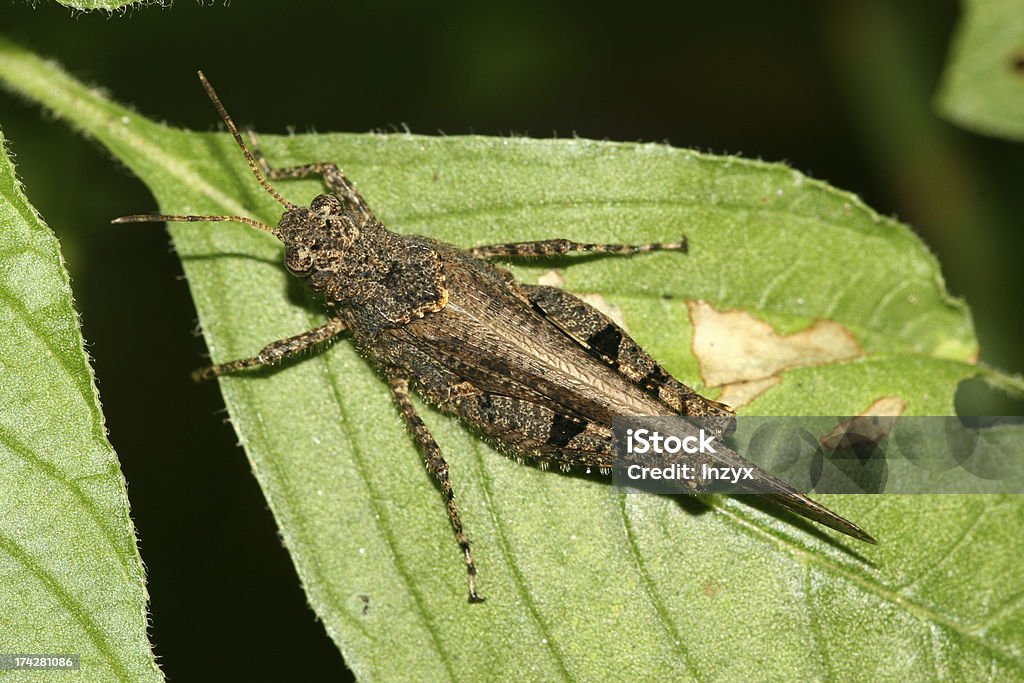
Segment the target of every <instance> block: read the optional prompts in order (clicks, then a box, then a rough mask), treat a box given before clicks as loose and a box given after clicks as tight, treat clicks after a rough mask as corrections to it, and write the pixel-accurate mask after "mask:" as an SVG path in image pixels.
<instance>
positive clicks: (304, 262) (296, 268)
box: [284, 246, 313, 277]
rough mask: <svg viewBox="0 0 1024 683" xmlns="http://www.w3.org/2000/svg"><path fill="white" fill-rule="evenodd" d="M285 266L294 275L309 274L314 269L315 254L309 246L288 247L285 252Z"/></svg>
mask: <svg viewBox="0 0 1024 683" xmlns="http://www.w3.org/2000/svg"><path fill="white" fill-rule="evenodd" d="M284 266H285V268H287V269H288V271H289V272H290V273H291V274H292V275H298V276H300V277H301V276H303V275H309V272H310V271H311V270H313V254H312V252H310V250H309V247H305V246H297V247H288V248H287V249H285V252H284Z"/></svg>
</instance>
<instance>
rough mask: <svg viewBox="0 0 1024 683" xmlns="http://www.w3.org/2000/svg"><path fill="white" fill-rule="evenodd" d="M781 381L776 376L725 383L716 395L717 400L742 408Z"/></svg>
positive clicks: (733, 407) (734, 407)
mask: <svg viewBox="0 0 1024 683" xmlns="http://www.w3.org/2000/svg"><path fill="white" fill-rule="evenodd" d="M781 381H782V378H781V377H777V376H776V377H765V378H763V379H752V380H750V381H749V382H733V383H732V384H726V385H724V386H723V387H722V393H721V394H720V395H719V396H718V401H719V402H721V403H724V404H726V405H727V406H729V407H730V408H732V409H734V410H735V409H736V408H742V407H743V406H745V405H747V404H748V403H751V402H752V401H753V400H754V399H755V398H757V397H758V396H760V395H761V394H763V393H764V392H766V391H768V390H769V389H771V388H772V387H774V386H775V385H776V384H778V383H779V382H781Z"/></svg>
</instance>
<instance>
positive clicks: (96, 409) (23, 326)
mask: <svg viewBox="0 0 1024 683" xmlns="http://www.w3.org/2000/svg"><path fill="white" fill-rule="evenodd" d="M0 150H3V152H6V147H5V140H4V137H3V134H2V133H0ZM0 226H3V230H2V232H0V329H3V334H0V368H2V377H3V379H2V381H0V576H2V577H3V581H0V604H2V605H3V609H2V610H0V633H2V634H3V635H2V637H0V650H2V651H3V653H5V654H44V653H46V654H78V655H81V670H80V672H76V673H75V675H76V676H78V675H84V676H86V677H87V678H88V680H124V681H146V680H162V678H163V677H162V676H161V674H160V671H159V670H158V669H157V666H156V662H155V661H154V659H153V654H152V652H151V651H150V646H149V640H148V638H147V635H146V625H147V623H146V619H147V615H146V600H147V595H146V577H145V572H144V570H143V567H142V560H141V559H140V557H139V551H138V549H137V547H136V545H135V530H134V528H133V526H132V521H131V518H130V516H129V512H128V496H127V493H126V491H125V483H124V478H123V477H122V476H121V470H120V468H119V466H118V462H117V456H116V455H115V453H114V451H113V449H112V448H111V447H110V443H109V442H108V441H107V437H106V431H105V428H104V425H103V415H102V413H101V412H100V406H99V399H98V397H97V394H96V389H95V386H94V385H93V376H92V369H91V368H90V367H89V363H88V359H87V357H86V354H85V350H84V348H83V344H82V335H81V333H80V332H79V330H78V318H77V317H76V314H75V310H74V307H73V306H72V301H71V286H70V283H69V281H68V275H67V272H66V271H65V270H64V263H63V261H62V259H61V255H60V250H59V248H58V245H57V240H56V239H55V238H54V236H53V234H52V233H51V232H50V231H49V229H47V227H46V225H45V224H44V223H43V222H42V219H40V217H39V215H38V214H37V213H36V211H35V209H33V208H32V206H31V205H30V204H29V203H28V200H27V199H26V198H25V195H24V194H23V193H22V191H21V187H20V186H19V184H18V181H17V179H16V177H15V173H14V165H13V164H12V163H11V161H10V159H9V158H8V157H7V155H6V153H0ZM2 673H4V672H0V677H3V676H2Z"/></svg>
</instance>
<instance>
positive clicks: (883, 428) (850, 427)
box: [819, 396, 907, 451]
mask: <svg viewBox="0 0 1024 683" xmlns="http://www.w3.org/2000/svg"><path fill="white" fill-rule="evenodd" d="M906 409H907V402H906V401H904V400H903V399H901V398H900V397H898V396H883V397H882V398H880V399H878V400H877V401H875V402H873V403H872V404H871V405H869V406H868V407H867V408H865V409H864V410H863V411H861V413H860V414H859V415H857V416H856V417H853V418H851V419H849V420H844V421H843V422H841V423H839V424H838V425H836V427H835V429H833V430H832V431H831V432H829V433H828V434H826V435H825V436H823V437H821V438H820V439H819V441H820V442H821V445H822V446H824V447H825V448H827V449H829V450H830V451H834V450H836V449H839V448H854V447H856V446H859V445H861V444H865V443H878V442H879V441H881V440H882V439H884V438H886V437H887V436H889V434H890V433H892V429H893V427H895V426H896V420H898V419H899V417H900V415H902V414H903V411H905V410H906Z"/></svg>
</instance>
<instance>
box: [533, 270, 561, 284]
mask: <svg viewBox="0 0 1024 683" xmlns="http://www.w3.org/2000/svg"><path fill="white" fill-rule="evenodd" d="M537 284H538V285H544V286H546V287H561V286H562V285H564V284H565V278H564V277H562V274H561V273H559V272H558V271H557V270H548V271H545V272H543V273H541V275H540V277H539V278H537Z"/></svg>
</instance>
